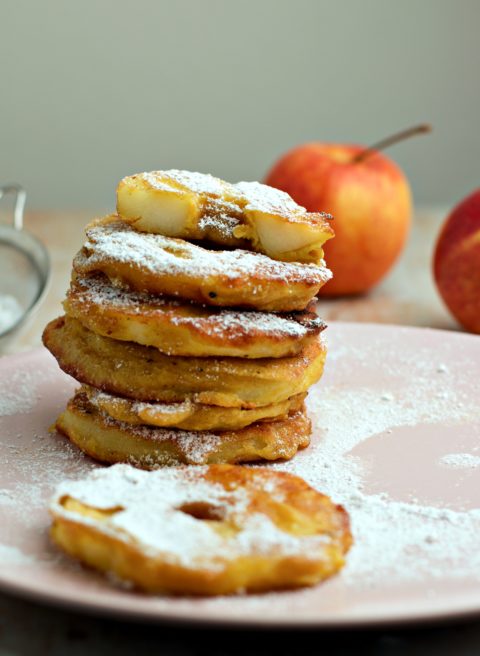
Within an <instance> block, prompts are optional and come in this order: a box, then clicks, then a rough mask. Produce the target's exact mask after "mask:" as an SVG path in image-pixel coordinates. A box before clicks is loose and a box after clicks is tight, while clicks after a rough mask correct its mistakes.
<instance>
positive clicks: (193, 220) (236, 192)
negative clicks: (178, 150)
mask: <svg viewBox="0 0 480 656" xmlns="http://www.w3.org/2000/svg"><path fill="white" fill-rule="evenodd" d="M117 211H118V213H119V215H121V216H122V218H124V219H126V220H127V221H129V222H130V223H131V224H132V225H133V226H134V227H135V228H136V229H137V230H141V231H143V232H151V233H156V234H160V235H166V236H168V237H180V238H181V239H187V240H201V239H206V240H208V241H210V242H213V243H216V244H220V245H221V246H227V247H233V248H249V249H251V250H254V251H257V252H259V253H265V255H268V256H269V257H271V258H273V259H274V260H282V261H288V262H303V263H310V262H312V263H314V264H319V263H321V261H322V260H323V248H322V246H323V244H324V243H325V242H326V241H327V239H331V237H333V234H334V233H333V230H332V228H331V226H330V225H329V220H330V219H331V218H332V217H331V216H330V215H329V214H325V213H323V212H321V213H312V212H307V210H306V209H305V208H304V207H301V206H300V205H297V203H295V201H294V200H293V199H292V198H291V197H290V196H289V195H288V194H286V193H285V192H284V191H280V190H278V189H274V188H273V187H269V186H267V185H264V184H260V183H259V182H239V183H237V184H229V183H228V182H224V181H223V180H219V179H218V178H214V177H213V176H211V175H208V174H207V175H206V174H204V173H194V172H191V171H177V170H170V171H152V172H150V173H137V174H136V175H131V176H128V177H126V178H124V179H123V180H122V181H121V182H120V184H119V185H118V188H117Z"/></svg>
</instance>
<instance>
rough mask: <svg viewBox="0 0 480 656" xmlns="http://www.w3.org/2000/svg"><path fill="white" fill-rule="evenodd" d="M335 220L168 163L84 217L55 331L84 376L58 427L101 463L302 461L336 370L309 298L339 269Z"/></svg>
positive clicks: (65, 364)
mask: <svg viewBox="0 0 480 656" xmlns="http://www.w3.org/2000/svg"><path fill="white" fill-rule="evenodd" d="M328 218H329V217H327V216H326V215H323V214H309V213H307V212H306V210H305V209H304V208H302V207H299V206H298V205H296V204H295V203H294V202H293V200H292V199H291V198H290V197H289V196H288V195H287V194H285V193H283V192H280V191H277V190H275V189H272V188H270V187H266V186H265V185H261V184H259V183H255V182H250V183H246V182H242V183H238V184H236V185H232V184H228V183H226V182H223V181H221V180H218V179H216V178H214V177H212V176H210V175H203V174H200V173H190V172H187V171H164V172H161V171H157V172H152V173H143V174H139V175H134V176H131V177H127V178H125V179H124V180H122V182H121V183H120V184H119V186H118V190H117V214H116V215H112V216H108V217H106V218H103V219H100V220H96V221H94V222H93V223H91V224H90V225H89V226H87V229H86V237H87V238H86V241H85V244H84V246H83V248H82V249H81V250H80V252H79V253H78V254H77V255H76V257H75V259H74V261H73V273H72V281H71V286H70V289H69V291H68V294H67V298H66V301H65V303H64V307H65V312H66V314H65V316H63V317H60V318H58V319H56V320H54V321H52V322H51V323H50V324H49V325H48V326H47V327H46V329H45V332H44V336H43V339H44V343H45V345H46V346H47V348H48V349H49V350H50V351H51V352H52V353H53V355H54V356H55V357H56V359H57V360H58V362H59V364H60V367H61V368H62V369H63V370H64V371H66V372H67V373H69V374H70V375H72V376H73V377H74V378H76V379H77V380H78V381H79V382H80V383H82V387H81V388H80V389H79V390H78V391H77V392H76V394H75V396H74V397H73V398H72V399H71V400H70V401H69V403H68V406H67V409H66V410H65V412H63V413H62V415H61V416H60V417H59V418H58V420H57V424H56V426H57V429H58V430H59V431H60V432H62V433H64V434H65V435H67V436H68V437H69V438H70V440H71V441H72V442H74V443H75V444H76V445H77V446H79V447H80V449H82V450H83V451H84V452H86V453H88V454H89V455H91V456H93V457H94V458H97V459H98V460H101V461H104V462H129V463H131V464H134V465H136V466H138V467H142V468H146V469H153V468H156V467H159V466H162V465H178V464H210V463H238V462H246V461H254V460H262V459H263V460H275V459H279V458H283V459H284V458H291V457H292V456H293V455H294V454H295V453H296V451H297V450H298V449H299V448H303V447H305V446H307V445H308V442H309V433H310V422H309V420H308V418H307V416H306V414H305V407H304V399H305V396H306V393H307V390H308V387H309V386H310V385H312V384H313V383H314V382H316V381H317V380H318V379H319V378H320V376H321V374H322V371H323V365H324V360H325V355H326V350H325V345H324V344H323V342H322V339H321V335H320V333H321V332H322V330H323V329H324V328H325V324H324V323H323V322H322V321H321V320H320V319H319V318H318V317H317V316H316V314H315V313H314V312H313V310H312V308H311V307H310V304H311V303H312V299H313V298H314V297H315V295H316V294H317V292H318V290H319V289H320V287H321V286H322V285H323V284H324V283H325V282H327V281H328V280H329V278H330V276H331V274H330V271H329V270H328V269H326V268H325V266H324V262H323V259H322V258H323V251H322V245H323V243H324V242H325V241H326V240H327V239H329V238H330V237H332V236H333V231H332V229H331V227H330V225H329V222H328Z"/></svg>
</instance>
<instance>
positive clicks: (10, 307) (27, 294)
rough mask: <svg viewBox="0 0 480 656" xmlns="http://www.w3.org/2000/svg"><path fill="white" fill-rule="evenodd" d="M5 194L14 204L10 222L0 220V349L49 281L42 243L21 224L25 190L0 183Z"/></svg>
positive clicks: (34, 306) (1, 194) (47, 259)
mask: <svg viewBox="0 0 480 656" xmlns="http://www.w3.org/2000/svg"><path fill="white" fill-rule="evenodd" d="M7 194H12V195H13V196H14V205H13V217H12V218H13V220H12V222H11V223H10V224H8V225H7V224H0V350H2V349H3V348H5V346H6V345H7V343H8V342H9V341H10V340H11V339H12V338H13V337H14V336H15V335H17V334H18V331H19V330H20V328H22V327H23V326H24V325H25V323H26V322H27V321H28V319H29V318H30V317H31V316H32V314H33V313H34V312H35V310H36V309H37V307H38V306H39V304H40V303H41V301H42V300H43V298H44V296H45V294H46V292H47V288H48V284H49V281H50V257H49V255H48V252H47V250H46V248H45V246H43V244H42V243H40V242H39V241H38V239H37V238H36V237H34V236H33V235H32V234H30V233H29V232H27V231H26V230H25V229H24V228H23V211H24V208H25V200H26V192H25V190H24V189H23V188H22V187H20V186H19V185H16V184H12V185H7V186H5V187H0V199H1V198H3V197H4V196H6V195H7Z"/></svg>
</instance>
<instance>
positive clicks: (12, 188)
mask: <svg viewBox="0 0 480 656" xmlns="http://www.w3.org/2000/svg"><path fill="white" fill-rule="evenodd" d="M6 194H13V195H14V196H15V200H14V204H13V226H14V228H15V230H21V229H22V228H23V211H24V209H25V201H26V200H27V192H26V191H25V189H24V188H23V187H21V186H20V185H18V184H10V185H5V187H0V199H1V198H3V197H4V196H5V195H6Z"/></svg>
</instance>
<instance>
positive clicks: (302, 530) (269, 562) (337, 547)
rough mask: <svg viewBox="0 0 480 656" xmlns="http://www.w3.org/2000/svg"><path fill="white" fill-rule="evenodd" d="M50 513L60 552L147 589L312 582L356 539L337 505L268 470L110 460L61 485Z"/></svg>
mask: <svg viewBox="0 0 480 656" xmlns="http://www.w3.org/2000/svg"><path fill="white" fill-rule="evenodd" d="M50 513H51V515H52V518H53V523H52V529H51V537H52V539H53V541H54V542H55V543H56V544H57V545H58V546H59V547H60V548H61V549H62V550H63V551H64V552H66V553H67V554H69V555H70V556H73V557H74V558H77V559H78V560H80V561H81V562H82V563H85V564H87V565H89V566H91V567H94V568H96V569H97V570H100V571H102V572H106V573H113V574H114V575H115V576H116V578H117V579H120V580H123V581H125V582H129V583H131V584H133V585H134V586H136V587H137V588H139V589H141V590H144V591H145V592H149V593H175V594H199V595H220V594H231V593H235V592H241V591H250V592H254V591H266V590H274V589H282V588H293V587H299V586H309V585H314V584H316V583H318V582H319V581H322V580H324V579H326V578H327V577H330V576H332V575H333V574H335V573H336V572H338V570H339V569H341V567H342V566H343V565H344V560H345V555H346V553H347V552H348V550H349V548H350V545H351V543H352V536H351V533H350V527H349V519H348V515H347V513H346V511H345V510H344V509H343V508H342V507H341V506H338V505H335V504H334V503H333V502H332V501H331V500H330V499H329V498H328V497H327V496H325V495H323V494H321V493H320V492H317V491H316V490H315V489H313V488H312V487H310V486H309V485H307V483H306V482H305V481H304V480H302V479H301V478H299V477H298V476H293V475H292V474H288V473H284V472H278V471H272V470H269V469H266V468H250V467H238V466H232V465H211V466H209V467H192V468H168V469H161V470H158V471H154V472H145V471H141V470H138V469H134V468H132V467H130V466H128V465H114V466H113V467H108V468H101V469H96V470H94V471H93V472H91V473H90V474H89V475H88V477H87V478H85V479H83V480H79V481H67V482H64V483H62V484H61V485H60V486H59V487H58V488H57V490H56V492H55V495H54V498H53V500H52V502H51V505H50Z"/></svg>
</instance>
